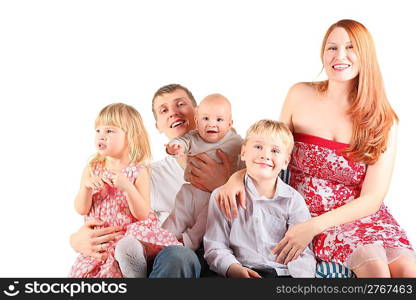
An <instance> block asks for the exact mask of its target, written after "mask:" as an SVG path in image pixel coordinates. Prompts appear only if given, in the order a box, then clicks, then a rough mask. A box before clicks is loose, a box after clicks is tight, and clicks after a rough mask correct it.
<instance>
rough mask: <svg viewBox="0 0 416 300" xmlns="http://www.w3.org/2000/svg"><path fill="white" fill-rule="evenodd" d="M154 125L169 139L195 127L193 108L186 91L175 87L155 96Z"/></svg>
mask: <svg viewBox="0 0 416 300" xmlns="http://www.w3.org/2000/svg"><path fill="white" fill-rule="evenodd" d="M153 108H154V111H155V112H156V127H157V129H159V130H160V131H161V132H163V133H164V134H165V135H166V136H167V137H168V138H169V139H173V138H176V137H180V136H183V135H184V134H186V133H188V132H189V130H192V129H195V120H194V115H195V108H194V107H193V105H192V101H191V100H190V99H189V97H188V95H187V94H186V92H185V91H184V90H182V89H177V90H175V91H173V92H172V93H165V94H162V95H160V96H158V97H156V98H155V101H154V107H153Z"/></svg>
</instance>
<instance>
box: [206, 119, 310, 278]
mask: <svg viewBox="0 0 416 300" xmlns="http://www.w3.org/2000/svg"><path fill="white" fill-rule="evenodd" d="M292 148H293V136H292V134H291V132H290V130H289V129H288V128H287V127H286V126H285V125H284V124H283V123H282V122H277V121H271V120H261V121H258V122H256V123H255V124H254V125H252V126H251V127H250V129H249V130H248V131H247V136H246V139H245V141H244V144H243V146H242V149H241V159H242V160H244V161H245V163H246V166H247V172H246V175H245V179H244V185H245V192H246V209H243V208H241V207H240V208H239V212H238V217H237V218H235V219H233V220H231V221H230V220H228V219H227V218H226V217H225V216H224V215H223V214H222V213H221V211H220V210H219V209H218V207H217V204H216V201H215V195H216V193H217V190H215V191H214V192H213V193H212V195H211V201H210V204H209V211H208V221H207V228H206V233H205V236H204V248H205V255H204V258H205V259H206V261H207V262H208V264H209V266H210V268H211V270H213V271H214V272H217V273H219V274H220V275H222V276H225V277H246V278H247V277H280V276H293V277H314V276H315V268H316V261H315V258H314V256H313V253H312V251H311V250H310V249H309V248H306V249H305V250H304V251H303V253H301V254H300V256H299V257H298V258H297V259H295V260H293V261H292V262H289V263H288V264H287V265H283V264H280V263H277V262H276V255H275V254H273V253H272V250H273V248H274V247H275V245H276V244H277V243H278V242H279V241H280V240H281V239H282V238H283V237H284V235H285V232H286V230H287V228H288V226H291V225H294V224H296V223H299V222H303V221H305V220H307V219H309V218H310V213H309V210H308V208H307V206H306V204H305V201H304V199H303V198H302V196H301V195H300V194H299V193H298V192H297V191H295V190H294V189H293V188H291V187H290V186H288V185H287V184H285V183H283V181H282V180H281V179H280V178H279V177H278V174H279V172H280V171H281V170H282V169H286V167H287V165H288V163H289V160H290V153H291V151H292Z"/></svg>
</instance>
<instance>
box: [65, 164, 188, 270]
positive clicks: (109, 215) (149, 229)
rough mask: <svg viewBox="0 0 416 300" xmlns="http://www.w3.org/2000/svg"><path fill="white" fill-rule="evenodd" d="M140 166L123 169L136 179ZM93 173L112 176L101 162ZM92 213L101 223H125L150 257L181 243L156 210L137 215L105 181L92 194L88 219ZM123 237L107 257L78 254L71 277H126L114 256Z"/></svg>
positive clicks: (125, 200) (126, 232)
mask: <svg viewBox="0 0 416 300" xmlns="http://www.w3.org/2000/svg"><path fill="white" fill-rule="evenodd" d="M140 169H141V166H134V165H130V166H128V167H126V168H124V169H123V170H122V173H123V174H124V175H126V176H127V178H128V179H129V180H130V181H131V182H134V181H135V180H136V178H137V175H138V174H139V171H140ZM92 173H93V175H95V176H102V177H107V178H108V177H109V176H110V172H109V171H108V170H106V169H104V168H102V167H100V166H99V165H98V166H96V167H95V168H94V169H93V171H92ZM92 217H93V218H96V219H99V220H101V221H104V225H103V226H102V227H107V226H123V229H124V230H125V235H131V236H133V237H134V238H136V239H137V240H138V241H140V242H141V243H142V244H143V246H144V248H145V251H146V256H147V258H148V259H150V258H153V257H155V256H156V254H157V253H158V252H159V251H160V250H162V249H163V248H164V247H166V246H170V245H182V244H181V243H180V242H178V240H177V239H176V237H175V236H174V235H173V234H172V233H170V232H168V231H166V230H164V229H162V228H160V226H159V223H158V218H157V215H156V214H155V213H154V212H150V214H149V217H148V218H147V219H145V220H140V221H138V220H137V219H135V218H134V217H133V215H132V214H131V212H130V209H129V206H128V203H127V199H126V196H124V195H123V193H122V192H121V191H120V190H119V189H118V188H117V187H112V186H110V185H108V184H105V188H104V189H102V190H101V191H99V192H96V193H95V194H93V197H92V207H91V209H90V213H89V214H88V216H86V220H87V219H89V218H92ZM97 229H98V228H97ZM122 237H123V236H119V237H118V238H117V239H116V240H114V241H112V242H110V244H109V247H108V250H107V252H108V258H107V259H106V260H105V261H101V260H98V259H95V258H91V257H88V256H85V255H80V256H78V258H77V260H76V261H75V263H74V265H73V266H72V268H71V271H70V274H69V277H82V278H86V277H98V278H108V277H123V276H122V274H121V271H120V268H119V266H118V263H117V261H116V259H115V258H114V249H115V245H116V244H117V242H118V241H119V240H120V239H121V238H122Z"/></svg>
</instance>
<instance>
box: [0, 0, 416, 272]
mask: <svg viewBox="0 0 416 300" xmlns="http://www.w3.org/2000/svg"><path fill="white" fill-rule="evenodd" d="M411 2H412V1H394V2H393V1H361V0H358V1H355V0H349V1H334V0H331V1H324V0H315V1H285V2H283V1H264V0H256V1H254V0H253V1H241V0H240V1H224V0H222V1H217V0H211V1H143V3H142V2H139V1H104V0H100V1H87V0H82V1H74V0H73V1H57V0H53V1H20V0H14V1H1V2H0V101H1V102H0V103H1V118H0V129H1V138H0V139H1V147H0V158H1V160H2V162H1V172H0V187H1V189H0V191H1V194H0V199H1V210H0V230H1V239H2V245H1V247H0V257H1V258H2V263H1V266H0V276H2V277H65V276H66V275H67V273H68V271H69V269H70V267H71V265H72V263H73V262H74V260H75V257H76V253H75V252H74V251H73V250H72V249H71V248H70V246H69V243H68V238H69V235H70V233H72V232H74V231H75V230H76V229H77V228H78V227H79V226H80V225H81V224H82V218H81V217H80V216H78V215H77V214H76V212H75V210H74V208H73V199H74V196H75V194H76V192H77V190H78V186H79V180H80V175H81V171H82V168H83V166H84V165H85V163H86V162H87V160H88V157H89V156H90V155H91V154H92V153H93V152H94V144H93V138H94V129H93V126H94V125H93V122H94V118H95V116H96V114H97V113H98V111H99V110H100V109H101V108H102V107H104V106H105V105H107V104H109V103H112V102H125V103H128V104H131V105H134V106H135V107H136V108H137V109H138V110H139V111H140V113H141V114H142V116H143V118H144V120H145V124H146V126H147V129H148V130H149V133H150V136H151V142H152V151H153V156H154V159H155V160H157V159H160V158H162V157H163V151H162V145H163V143H164V142H165V139H164V136H162V135H161V134H159V133H158V132H157V131H156V129H155V128H154V120H153V117H152V114H151V97H152V95H153V93H154V92H155V91H156V90H157V89H158V88H159V87H160V86H162V85H165V84H169V83H181V84H183V85H184V86H186V87H188V88H189V89H190V90H191V91H192V92H193V93H194V95H195V97H196V99H197V100H198V101H199V100H200V99H201V98H202V97H204V96H206V95H207V94H210V93H214V92H218V93H222V94H224V95H225V96H227V97H228V98H229V99H230V100H231V102H232V105H233V115H234V122H235V123H234V124H235V126H234V127H235V128H236V129H237V131H238V132H239V133H240V134H242V135H244V134H245V130H246V129H247V128H248V126H249V125H250V124H251V123H253V122H254V121H256V120H258V119H261V118H275V119H276V118H278V116H279V112H280V108H281V105H282V102H283V100H284V97H285V95H286V93H287V91H288V89H289V87H290V86H291V85H292V84H294V83H296V82H298V81H312V80H316V79H318V78H320V77H318V75H319V72H320V70H321V63H320V58H319V50H320V43H321V40H322V38H323V35H324V32H325V30H326V29H327V27H328V26H329V25H331V24H332V23H334V22H335V21H337V20H338V19H343V18H352V19H356V20H358V21H361V22H362V23H364V25H366V26H367V27H368V28H369V30H370V32H372V34H373V37H374V39H375V43H376V47H377V51H378V58H379V62H380V65H381V69H382V72H383V76H384V80H385V85H386V89H387V93H388V96H389V99H390V101H391V103H392V105H393V107H394V108H395V110H396V111H397V113H398V115H399V117H400V120H401V121H400V127H399V145H398V156H397V160H396V167H395V171H394V175H393V179H392V183H391V186H390V191H389V194H388V196H387V198H386V200H385V201H386V203H387V204H388V205H389V206H390V208H391V210H392V212H393V214H394V216H395V217H396V218H397V220H398V221H399V223H400V224H401V225H402V226H403V227H404V228H405V229H406V230H407V232H408V234H409V237H410V240H411V241H412V243H413V244H414V245H416V226H415V221H414V220H415V219H414V209H415V207H416V206H415V196H414V191H413V188H412V186H413V184H414V182H413V180H412V178H411V176H412V175H413V174H414V171H415V167H416V164H415V162H414V156H413V154H414V147H415V142H414V136H415V134H414V130H415V127H416V126H415V125H414V114H415V104H414V101H415V100H416V99H415V96H414V93H415V91H414V86H415V83H414V82H415V76H414V70H416V59H415V57H414V53H415V46H416V39H415V35H414V34H415V33H414V30H415V28H416V21H415V18H414V15H413V11H414V10H413V9H412V8H411ZM144 3H146V4H144ZM393 3H394V5H393Z"/></svg>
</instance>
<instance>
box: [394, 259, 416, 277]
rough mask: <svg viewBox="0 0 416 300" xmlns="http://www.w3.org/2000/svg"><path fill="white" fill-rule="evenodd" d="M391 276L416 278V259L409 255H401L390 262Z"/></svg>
mask: <svg viewBox="0 0 416 300" xmlns="http://www.w3.org/2000/svg"><path fill="white" fill-rule="evenodd" d="M389 268H390V273H391V277H398V278H415V277H416V261H414V260H412V259H409V258H408V257H405V256H403V257H400V258H398V259H396V260H395V261H393V262H392V263H391V264H389Z"/></svg>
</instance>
